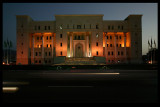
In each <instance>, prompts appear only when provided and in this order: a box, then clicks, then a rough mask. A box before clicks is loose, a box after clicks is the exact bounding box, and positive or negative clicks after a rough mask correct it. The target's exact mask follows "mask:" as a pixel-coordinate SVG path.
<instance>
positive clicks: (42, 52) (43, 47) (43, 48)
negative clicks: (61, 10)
mask: <svg viewBox="0 0 160 107" xmlns="http://www.w3.org/2000/svg"><path fill="white" fill-rule="evenodd" d="M42 60H43V63H44V34H43V33H42Z"/></svg>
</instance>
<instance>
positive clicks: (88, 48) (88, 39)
mask: <svg viewBox="0 0 160 107" xmlns="http://www.w3.org/2000/svg"><path fill="white" fill-rule="evenodd" d="M86 36H87V56H86V57H89V38H88V35H86Z"/></svg>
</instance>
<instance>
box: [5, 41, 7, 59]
mask: <svg viewBox="0 0 160 107" xmlns="http://www.w3.org/2000/svg"><path fill="white" fill-rule="evenodd" d="M4 48H5V49H6V48H7V42H6V41H4ZM5 51H6V50H4V59H5V57H6V55H5Z"/></svg>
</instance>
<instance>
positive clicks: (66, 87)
mask: <svg viewBox="0 0 160 107" xmlns="http://www.w3.org/2000/svg"><path fill="white" fill-rule="evenodd" d="M48 87H53V88H77V87H79V88H80V87H82V88H93V86H48Z"/></svg>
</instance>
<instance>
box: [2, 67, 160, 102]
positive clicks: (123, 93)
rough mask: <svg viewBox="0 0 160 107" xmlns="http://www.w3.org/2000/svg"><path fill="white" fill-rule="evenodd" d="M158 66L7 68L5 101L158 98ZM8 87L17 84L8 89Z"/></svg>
mask: <svg viewBox="0 0 160 107" xmlns="http://www.w3.org/2000/svg"><path fill="white" fill-rule="evenodd" d="M157 72H158V71H157V70H62V71H56V70H55V71H53V70H52V71H32V70H28V71H27V70H20V71H4V72H3V91H4V93H3V102H60V103H63V102H91V103H95V102H99V103H100V102H109V103H110V102H111V103H112V102H113V103H117V102H123V103H139V102H142V103H148V102H149V103H150V102H157V101H158V98H157V87H158V86H157V84H158V83H157V80H158V79H157ZM7 87H9V88H11V87H12V88H13V89H8V91H7Z"/></svg>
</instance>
